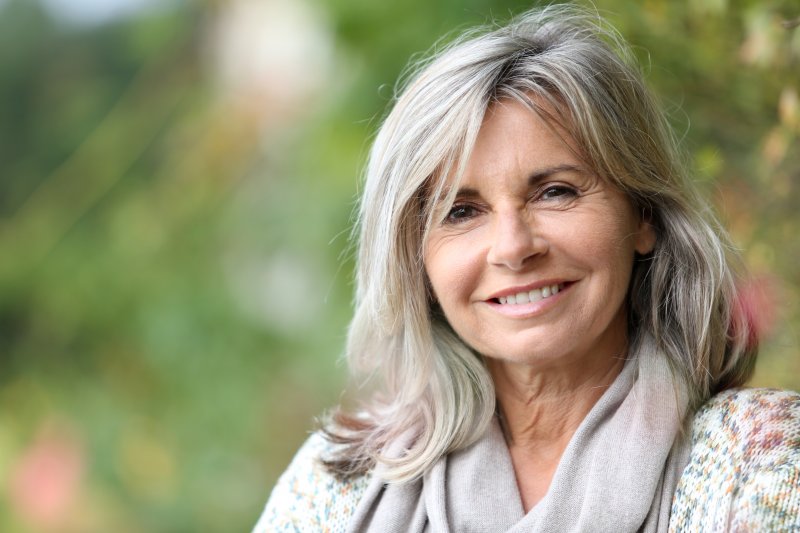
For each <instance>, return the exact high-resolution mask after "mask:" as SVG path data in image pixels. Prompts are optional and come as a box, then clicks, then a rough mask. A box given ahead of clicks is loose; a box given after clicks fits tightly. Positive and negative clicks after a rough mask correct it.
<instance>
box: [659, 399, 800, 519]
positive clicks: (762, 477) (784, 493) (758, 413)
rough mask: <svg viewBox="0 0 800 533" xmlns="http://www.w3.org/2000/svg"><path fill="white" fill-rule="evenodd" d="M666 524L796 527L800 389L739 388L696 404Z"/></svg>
mask: <svg viewBox="0 0 800 533" xmlns="http://www.w3.org/2000/svg"><path fill="white" fill-rule="evenodd" d="M670 531H704V532H705V531H711V532H716V531H743V532H744V531H748V532H750V531H776V532H777V531H787V532H788V531H794V532H800V395H798V394H796V393H793V392H787V391H777V390H764V389H744V390H737V391H727V392H723V393H722V394H719V395H717V396H715V397H714V398H713V399H712V400H711V401H710V402H708V403H707V404H706V405H705V406H703V408H702V409H701V410H700V411H699V412H698V413H697V415H695V420H694V424H693V427H692V452H691V456H690V458H689V464H688V465H687V466H686V468H685V469H684V471H683V475H682V476H681V479H680V482H679V483H678V488H677V490H676V492H675V499H674V500H673V504H672V515H671V517H670Z"/></svg>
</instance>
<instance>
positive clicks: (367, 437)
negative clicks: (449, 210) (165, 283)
mask: <svg viewBox="0 0 800 533" xmlns="http://www.w3.org/2000/svg"><path fill="white" fill-rule="evenodd" d="M398 94H399V95H398V96H397V97H396V100H395V103H394V106H393V108H392V110H391V112H390V113H389V114H388V116H387V117H386V118H385V120H384V122H383V124H382V126H381V127H380V130H379V132H378V134H377V136H376V138H375V141H374V143H373V145H372V149H371V152H370V155H369V161H368V165H367V168H366V179H365V186H364V189H363V194H362V197H361V202H360V208H359V216H358V225H357V228H358V230H357V239H358V240H357V245H358V256H357V272H356V287H357V288H356V295H355V314H354V316H353V319H352V322H351V324H350V329H349V335H348V342H347V356H348V361H349V364H350V368H351V371H352V372H353V373H354V375H355V376H356V377H357V378H358V379H363V380H372V381H373V382H374V383H376V385H377V387H376V390H377V392H374V393H373V394H371V395H370V396H369V397H368V398H366V399H365V402H364V404H363V405H362V406H361V407H360V408H359V409H357V410H351V411H346V410H344V409H341V408H340V409H338V410H337V411H335V412H334V413H333V414H332V415H331V416H330V417H329V418H328V419H327V421H326V423H325V433H326V434H327V436H328V438H329V439H330V440H332V441H334V442H336V443H339V444H341V446H337V449H338V450H339V451H338V453H337V454H336V455H335V456H333V457H329V458H327V461H326V464H327V466H328V468H329V469H330V470H331V471H332V472H334V473H336V474H338V475H341V476H348V475H354V474H362V473H365V472H368V471H369V470H371V469H372V468H374V467H375V466H376V464H381V465H382V475H383V476H384V477H385V478H386V479H387V480H389V481H404V480H409V479H414V478H416V477H417V476H420V475H422V474H423V473H424V472H425V471H426V469H427V468H428V467H430V466H431V465H432V464H433V463H434V462H435V461H436V460H437V459H438V458H439V457H441V456H443V455H445V454H447V453H450V452H452V451H454V450H458V449H461V448H463V447H465V446H468V445H469V444H471V443H472V442H474V441H475V440H476V439H477V438H478V437H480V435H481V434H482V432H483V431H485V429H486V427H487V426H488V424H489V422H490V421H491V418H492V416H493V415H494V412H495V391H494V386H493V383H492V380H491V378H490V376H489V373H488V372H487V370H486V368H485V366H484V362H483V360H482V357H481V355H480V354H478V353H475V352H474V351H473V350H472V349H471V348H470V347H469V346H467V345H466V344H465V343H464V342H463V341H462V340H461V339H460V338H459V337H458V335H456V334H455V333H454V332H453V330H452V328H451V327H450V325H449V324H448V323H447V320H446V319H445V318H444V316H443V315H442V313H441V311H439V310H438V309H437V307H436V305H435V303H434V302H433V300H432V298H431V293H430V289H429V287H428V284H427V281H426V274H425V268H424V265H423V261H422V250H423V248H424V243H425V239H426V236H427V234H428V231H429V229H430V227H431V225H432V223H433V222H434V213H433V211H434V208H433V206H435V205H437V204H440V203H441V202H442V201H444V202H445V203H447V202H451V201H452V198H449V195H451V194H452V193H448V192H446V188H445V187H444V184H445V180H446V179H447V178H448V177H455V180H456V181H457V180H458V179H459V177H460V176H461V173H462V171H463V168H464V166H465V164H466V162H467V160H468V158H469V155H470V153H471V150H472V147H473V146H474V143H475V139H476V137H477V134H478V130H479V129H480V127H481V123H482V121H483V118H484V115H485V113H486V111H487V109H488V108H489V107H490V106H491V105H493V103H495V102H498V101H500V100H504V99H513V100H516V101H519V102H523V103H524V104H525V105H527V106H528V107H529V108H530V109H531V110H532V111H533V112H537V113H539V114H540V115H541V116H543V117H544V118H545V119H546V120H547V121H548V122H549V123H551V124H553V125H558V126H559V127H560V129H563V130H564V131H568V132H570V134H571V136H572V137H573V140H574V144H575V145H577V147H578V149H579V151H580V156H581V157H582V158H583V159H584V161H585V162H586V164H587V166H588V167H589V168H591V169H593V171H594V172H595V173H596V175H597V176H598V177H599V178H601V179H603V180H606V181H607V182H609V183H611V184H613V185H614V186H616V187H618V188H619V189H621V190H622V191H624V192H625V193H626V194H627V196H628V198H629V199H630V201H631V202H632V204H633V205H634V207H635V208H636V209H637V210H638V211H639V212H640V213H641V214H642V215H643V216H645V217H647V219H648V220H649V221H650V222H651V224H652V225H653V227H654V228H655V232H656V235H657V242H656V245H655V248H654V250H653V251H652V252H651V253H650V254H648V255H647V256H645V257H642V258H639V259H638V260H637V263H636V264H635V265H634V272H633V278H632V281H631V286H630V290H629V296H628V298H629V299H628V302H627V310H628V329H629V346H630V352H631V353H630V354H629V355H635V353H636V350H637V349H641V342H640V341H641V340H642V338H643V337H644V336H645V335H647V336H648V337H650V338H652V339H654V341H655V344H656V347H657V349H658V350H659V351H660V352H661V354H662V355H663V356H664V357H666V358H667V359H668V361H669V362H670V363H671V366H672V368H673V371H674V373H675V375H676V378H678V379H681V380H683V381H684V382H685V383H686V386H687V388H688V391H689V398H690V404H691V406H693V407H696V406H697V405H699V404H700V403H701V402H703V401H704V400H706V399H707V398H708V397H709V396H711V395H712V394H714V393H716V392H718V391H720V390H724V389H726V388H731V387H735V386H739V385H741V384H743V383H744V382H745V381H746V380H747V379H748V378H749V377H750V376H751V374H752V372H753V367H754V361H755V356H756V353H757V341H756V340H754V338H753V335H752V328H751V327H750V325H749V324H748V322H747V320H746V319H745V314H744V313H742V312H740V310H739V309H738V307H737V306H738V304H737V297H736V285H737V279H738V278H737V275H738V274H737V273H741V270H740V268H741V267H740V266H739V262H740V261H739V258H738V256H737V254H736V252H735V250H734V249H733V247H732V246H731V244H730V242H729V239H728V237H727V233H726V232H725V230H724V229H723V228H722V227H721V226H720V224H719V223H718V222H717V220H716V218H715V217H714V215H713V213H712V211H711V209H710V208H709V206H708V203H707V202H706V201H704V200H703V199H702V198H701V197H700V195H699V194H698V192H697V190H696V188H695V186H694V184H693V182H692V179H691V178H690V176H689V173H688V171H687V164H686V160H685V158H684V157H683V155H682V153H681V151H680V149H679V146H678V142H677V139H676V137H675V135H674V133H673V131H672V130H671V128H670V126H669V124H668V121H667V118H666V116H665V114H664V112H663V111H662V109H661V107H660V106H659V105H658V103H657V102H656V101H655V99H654V97H653V96H652V95H651V94H650V92H649V90H648V89H647V87H646V86H645V83H644V81H643V75H642V73H641V71H640V68H639V66H638V65H637V63H636V61H635V60H634V58H633V56H632V54H631V52H630V49H629V48H628V46H627V45H626V44H625V42H624V41H623V39H622V38H621V37H620V36H619V35H618V34H617V32H616V31H615V30H613V28H610V27H609V26H608V24H607V23H605V21H603V20H602V18H601V17H599V16H598V15H597V14H596V13H592V12H589V11H585V10H582V9H579V8H575V7H572V6H559V5H556V6H548V7H545V8H540V9H535V10H532V11H528V12H526V13H524V14H522V15H521V16H519V17H517V18H515V19H513V20H512V21H511V22H510V23H508V24H507V25H505V26H502V27H495V28H490V29H480V30H473V31H469V32H467V33H465V34H464V35H462V36H461V37H460V38H459V39H457V40H456V41H455V42H453V43H452V44H450V45H448V46H446V47H444V48H443V49H442V50H440V51H438V52H437V53H434V54H433V55H432V56H431V57H430V58H429V59H427V60H425V61H422V62H419V63H418V64H416V65H414V66H413V68H412V69H411V71H410V75H409V76H407V81H406V82H405V83H403V84H402V85H401V90H400V91H398ZM451 179H452V178H451ZM455 189H457V187H452V190H453V191H455ZM408 435H413V438H411V439H408ZM398 439H400V440H402V441H403V442H408V446H407V449H406V450H405V452H404V453H403V454H400V456H399V457H398V456H397V454H387V453H386V452H387V447H388V446H390V445H391V443H393V442H396V441H398Z"/></svg>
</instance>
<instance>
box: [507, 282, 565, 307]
mask: <svg viewBox="0 0 800 533" xmlns="http://www.w3.org/2000/svg"><path fill="white" fill-rule="evenodd" d="M560 290H561V287H559V286H558V284H556V285H550V286H548V287H542V288H541V289H533V290H532V291H528V292H519V293H517V294H509V295H508V296H501V297H500V298H498V301H499V302H500V303H501V304H503V305H505V304H512V305H513V304H526V303H528V302H538V301H539V300H542V299H544V298H549V297H551V296H553V295H556V294H558V292H559V291H560Z"/></svg>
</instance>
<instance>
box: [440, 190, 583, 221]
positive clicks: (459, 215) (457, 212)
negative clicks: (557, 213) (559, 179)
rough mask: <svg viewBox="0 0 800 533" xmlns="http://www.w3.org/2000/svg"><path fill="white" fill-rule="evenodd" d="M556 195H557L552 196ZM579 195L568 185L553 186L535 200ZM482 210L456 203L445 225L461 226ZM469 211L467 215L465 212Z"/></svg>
mask: <svg viewBox="0 0 800 533" xmlns="http://www.w3.org/2000/svg"><path fill="white" fill-rule="evenodd" d="M552 193H556V194H552ZM577 195H578V191H577V190H576V189H575V188H573V187H570V186H568V185H551V186H548V187H545V188H544V189H543V190H542V191H540V192H538V193H537V194H536V196H534V198H533V199H534V200H542V201H551V200H566V199H568V198H569V199H572V198H574V197H575V196H577ZM480 210H481V208H480V207H479V206H476V205H474V204H471V203H455V204H453V207H451V208H450V211H448V212H447V216H446V217H445V220H444V222H445V224H459V223H461V222H464V221H466V220H469V219H471V218H473V217H475V216H476V215H477V214H478V213H479V212H480ZM465 211H468V213H467V214H465V213H464V212H465Z"/></svg>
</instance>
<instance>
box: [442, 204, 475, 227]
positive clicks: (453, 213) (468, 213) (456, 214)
mask: <svg viewBox="0 0 800 533" xmlns="http://www.w3.org/2000/svg"><path fill="white" fill-rule="evenodd" d="M478 212H479V211H478V208H477V207H475V206H473V205H470V204H455V205H454V206H453V207H451V208H450V211H449V212H448V213H447V217H445V223H449V224H458V223H459V222H463V221H465V220H469V219H471V218H473V217H474V216H476V215H478Z"/></svg>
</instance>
